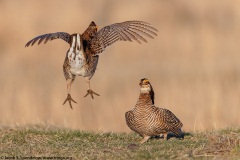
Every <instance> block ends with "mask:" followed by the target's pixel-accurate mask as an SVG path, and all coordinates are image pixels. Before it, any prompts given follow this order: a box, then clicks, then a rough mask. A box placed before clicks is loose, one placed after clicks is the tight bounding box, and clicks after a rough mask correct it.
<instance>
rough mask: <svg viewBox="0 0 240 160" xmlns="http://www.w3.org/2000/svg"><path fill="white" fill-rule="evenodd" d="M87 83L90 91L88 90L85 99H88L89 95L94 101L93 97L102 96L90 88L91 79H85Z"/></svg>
mask: <svg viewBox="0 0 240 160" xmlns="http://www.w3.org/2000/svg"><path fill="white" fill-rule="evenodd" d="M85 81H86V83H87V86H88V90H87V94H86V95H85V96H84V97H87V96H88V95H89V94H90V95H91V97H92V99H94V97H93V95H97V96H100V95H99V94H97V93H96V92H94V91H93V90H92V89H91V87H90V78H89V77H85Z"/></svg>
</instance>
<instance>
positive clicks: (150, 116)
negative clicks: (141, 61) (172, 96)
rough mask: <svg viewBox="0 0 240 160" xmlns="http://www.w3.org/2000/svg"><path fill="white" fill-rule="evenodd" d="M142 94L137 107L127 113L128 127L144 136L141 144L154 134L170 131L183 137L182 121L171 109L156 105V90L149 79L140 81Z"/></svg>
mask: <svg viewBox="0 0 240 160" xmlns="http://www.w3.org/2000/svg"><path fill="white" fill-rule="evenodd" d="M139 85H140V96H139V99H138V101H137V104H136V105H135V108H134V109H133V110H131V111H128V112H126V113H125V118H126V122H127V125H128V127H129V128H130V129H131V130H133V131H135V132H137V133H138V134H139V135H140V136H142V137H143V140H142V141H141V142H140V143H141V144H142V143H144V142H146V141H147V140H148V139H149V138H151V137H154V136H160V135H161V134H163V135H164V139H167V135H168V133H173V134H175V135H176V136H179V137H181V138H183V133H182V130H181V128H182V126H183V124H182V122H181V121H180V120H179V119H178V118H177V117H176V116H175V115H174V114H173V113H172V112H171V111H169V110H167V109H163V108H158V107H155V106H154V91H153V88H152V86H151V84H150V82H149V80H148V79H146V78H143V79H141V81H140V84H139Z"/></svg>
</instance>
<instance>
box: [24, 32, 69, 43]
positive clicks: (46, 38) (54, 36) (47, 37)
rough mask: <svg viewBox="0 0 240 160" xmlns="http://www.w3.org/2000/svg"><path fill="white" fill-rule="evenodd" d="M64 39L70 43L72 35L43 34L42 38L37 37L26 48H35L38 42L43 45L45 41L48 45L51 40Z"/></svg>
mask: <svg viewBox="0 0 240 160" xmlns="http://www.w3.org/2000/svg"><path fill="white" fill-rule="evenodd" d="M59 38H60V39H63V40H64V41H66V42H67V43H70V34H68V33H65V32H56V33H49V34H43V35H41V36H38V37H35V38H33V39H32V40H30V41H29V42H28V43H27V44H26V45H25V47H28V46H30V45H31V46H33V45H34V44H35V43H36V42H37V41H38V40H39V41H38V44H40V43H42V42H43V41H44V44H45V43H47V42H48V41H49V40H50V41H51V40H54V39H59Z"/></svg>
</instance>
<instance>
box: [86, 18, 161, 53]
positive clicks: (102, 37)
mask: <svg viewBox="0 0 240 160" xmlns="http://www.w3.org/2000/svg"><path fill="white" fill-rule="evenodd" d="M156 32H157V29H155V28H154V27H152V26H151V25H150V24H149V23H146V22H142V21H126V22H122V23H115V24H112V25H109V26H106V27H104V28H102V29H100V30H99V31H98V32H97V33H96V35H95V36H94V37H93V39H92V40H91V42H90V48H91V51H92V55H97V54H100V53H102V52H103V51H104V50H105V48H106V47H107V46H109V45H111V44H113V43H114V42H117V41H130V42H132V41H136V42H138V43H140V44H141V41H142V42H147V40H146V39H145V38H144V36H147V37H149V38H154V37H153V36H157V33H156Z"/></svg>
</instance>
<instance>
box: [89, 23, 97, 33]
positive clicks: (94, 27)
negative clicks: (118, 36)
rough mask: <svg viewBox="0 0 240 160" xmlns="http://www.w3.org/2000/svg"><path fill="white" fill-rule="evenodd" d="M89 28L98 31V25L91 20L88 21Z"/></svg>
mask: <svg viewBox="0 0 240 160" xmlns="http://www.w3.org/2000/svg"><path fill="white" fill-rule="evenodd" d="M89 28H90V29H91V30H92V31H93V32H95V33H96V32H97V31H98V26H97V25H96V23H95V22H94V21H92V22H91V23H90V25H89Z"/></svg>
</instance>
